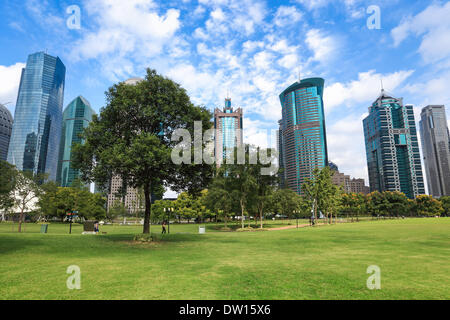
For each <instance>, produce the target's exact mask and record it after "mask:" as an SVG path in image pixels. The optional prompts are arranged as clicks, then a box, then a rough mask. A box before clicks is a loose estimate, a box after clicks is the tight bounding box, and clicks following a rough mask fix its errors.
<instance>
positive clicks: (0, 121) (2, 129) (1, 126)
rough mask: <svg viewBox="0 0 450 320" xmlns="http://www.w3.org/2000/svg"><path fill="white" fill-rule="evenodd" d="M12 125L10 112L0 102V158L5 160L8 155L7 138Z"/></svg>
mask: <svg viewBox="0 0 450 320" xmlns="http://www.w3.org/2000/svg"><path fill="white" fill-rule="evenodd" d="M12 126H13V117H12V115H11V112H9V110H8V109H6V107H5V106H4V105H2V104H0V160H4V161H6V159H7V157H8V149H9V140H10V139H11V131H12Z"/></svg>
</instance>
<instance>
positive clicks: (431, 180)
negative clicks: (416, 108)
mask: <svg viewBox="0 0 450 320" xmlns="http://www.w3.org/2000/svg"><path fill="white" fill-rule="evenodd" d="M420 118H421V120H420V136H421V139H422V151H423V158H424V162H425V171H426V174H427V184H428V192H429V193H430V194H431V195H432V196H434V197H441V196H450V135H449V132H448V127H447V118H446V116H445V106H426V107H425V108H423V109H422V113H421V114H420Z"/></svg>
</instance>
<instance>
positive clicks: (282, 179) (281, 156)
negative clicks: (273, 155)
mask: <svg viewBox="0 0 450 320" xmlns="http://www.w3.org/2000/svg"><path fill="white" fill-rule="evenodd" d="M278 126H279V129H278V131H277V151H278V167H279V168H280V170H279V171H278V175H279V177H280V187H281V188H284V187H285V185H286V172H285V165H284V152H283V150H284V149H283V146H284V143H283V120H279V121H278Z"/></svg>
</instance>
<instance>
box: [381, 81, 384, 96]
mask: <svg viewBox="0 0 450 320" xmlns="http://www.w3.org/2000/svg"><path fill="white" fill-rule="evenodd" d="M380 81H381V92H382V93H383V92H384V86H383V78H381V79H380Z"/></svg>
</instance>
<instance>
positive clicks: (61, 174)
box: [56, 96, 95, 187]
mask: <svg viewBox="0 0 450 320" xmlns="http://www.w3.org/2000/svg"><path fill="white" fill-rule="evenodd" d="M94 114H95V112H94V110H92V108H91V105H90V103H89V101H87V100H86V99H85V98H84V97H82V96H78V97H76V98H75V99H74V100H73V101H72V102H70V103H69V104H68V105H67V107H66V109H65V110H64V112H63V126H62V132H61V144H60V150H59V162H58V171H57V177H56V181H57V183H58V184H59V185H60V186H62V187H70V186H71V185H72V183H73V181H74V180H75V179H77V178H80V172H79V171H78V170H77V169H74V168H73V167H72V165H71V157H72V146H73V145H74V144H81V143H83V140H82V139H81V137H80V134H81V133H82V132H83V130H84V128H87V126H88V125H89V122H91V121H92V116H93V115H94Z"/></svg>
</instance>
